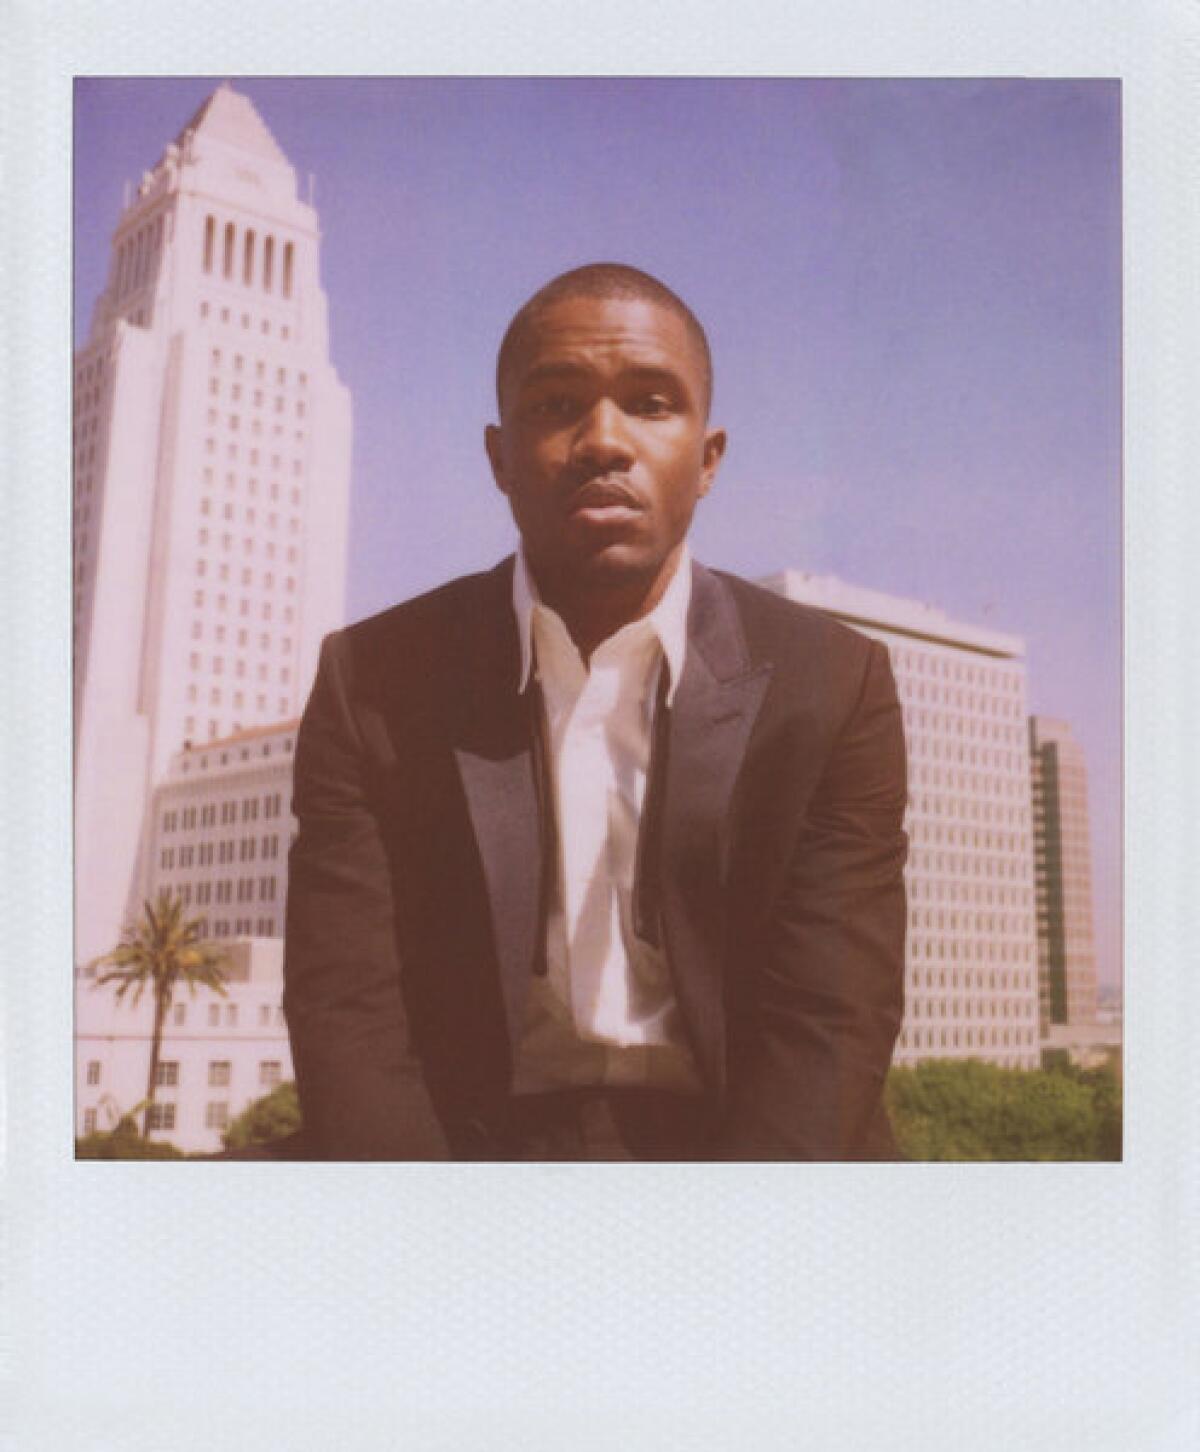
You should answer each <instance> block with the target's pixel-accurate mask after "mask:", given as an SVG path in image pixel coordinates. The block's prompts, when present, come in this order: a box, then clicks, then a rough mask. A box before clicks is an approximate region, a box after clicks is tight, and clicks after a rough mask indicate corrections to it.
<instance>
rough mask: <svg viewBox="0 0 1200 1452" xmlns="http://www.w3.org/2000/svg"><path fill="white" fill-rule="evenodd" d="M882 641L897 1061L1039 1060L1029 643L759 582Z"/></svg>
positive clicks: (813, 580) (919, 607) (821, 585)
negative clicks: (896, 785) (902, 948)
mask: <svg viewBox="0 0 1200 1452" xmlns="http://www.w3.org/2000/svg"><path fill="white" fill-rule="evenodd" d="M763 584H764V585H766V586H767V587H768V588H770V589H773V590H776V591H777V592H778V593H779V594H781V595H785V596H786V597H787V598H788V599H791V600H797V601H800V602H801V603H803V604H806V605H811V606H814V607H815V608H816V609H818V610H821V611H823V612H825V613H826V614H828V615H831V616H833V617H834V618H835V619H838V620H840V621H842V622H843V623H844V624H846V625H849V626H851V627H852V628H853V629H855V630H858V631H860V632H861V633H862V634H864V635H868V636H870V637H871V638H873V639H875V640H879V641H882V642H883V644H884V645H886V646H887V648H888V653H889V655H890V657H891V662H892V669H893V672H894V674H895V677H896V686H897V689H898V692H899V696H900V703H901V708H902V711H903V715H904V731H905V738H906V741H907V750H908V778H909V802H908V812H907V816H906V821H905V826H906V829H907V831H908V836H909V855H908V866H907V868H906V872H905V880H906V885H907V889H908V937H907V946H906V952H905V1016H904V1024H903V1027H902V1029H901V1033H900V1038H899V1041H898V1043H897V1048H896V1057H895V1062H896V1063H897V1064H902V1065H903V1064H915V1063H918V1062H919V1061H921V1060H923V1059H946V1058H957V1059H982V1060H986V1061H988V1062H991V1063H995V1064H999V1065H1002V1066H1004V1067H1008V1068H1037V1067H1038V1066H1039V1063H1040V1049H1039V1034H1038V959H1037V931H1036V922H1035V915H1034V882H1033V840H1032V825H1031V821H1030V799H1029V786H1028V783H1029V750H1028V737H1027V732H1026V725H1025V722H1026V704H1025V703H1026V670H1025V654H1024V645H1023V643H1022V642H1021V641H1020V640H1019V639H1018V638H1016V637H1014V636H1010V635H1004V634H1001V633H999V632H998V631H992V630H984V629H980V628H979V627H977V626H972V625H965V624H962V623H960V622H957V621H953V620H951V619H949V618H948V617H947V616H946V615H945V614H943V613H942V612H941V611H939V610H936V609H934V608H933V607H931V606H928V605H923V604H920V603H918V602H916V601H913V600H905V599H901V598H897V597H894V596H889V595H884V594H880V593H878V592H877V591H874V590H865V589H861V588H859V587H856V586H852V585H848V584H846V583H845V582H843V581H841V580H838V579H835V578H833V577H832V576H815V575H808V574H803V573H801V572H800V571H796V570H787V571H784V572H783V573H781V574H779V575H774V576H771V577H770V578H768V579H766V580H764V581H763Z"/></svg>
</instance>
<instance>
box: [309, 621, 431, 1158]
mask: <svg viewBox="0 0 1200 1452" xmlns="http://www.w3.org/2000/svg"><path fill="white" fill-rule="evenodd" d="M347 656H348V650H347V640H346V636H345V635H344V634H335V635H332V636H329V637H328V638H327V639H326V641H325V643H324V645H323V646H322V650H321V659H320V663H319V665H318V668H317V675H316V681H315V683H314V685H313V689H312V694H311V696H310V697H309V701H308V705H307V707H306V709H305V712H304V717H303V720H302V721H301V723H300V730H299V733H298V737H297V742H296V758H295V775H294V787H293V811H294V813H295V815H296V819H297V824H298V831H297V835H296V839H295V841H294V842H293V844H292V848H291V854H290V858H289V863H288V904H287V941H286V947H285V954H284V994H283V1003H284V1010H285V1013H286V1015H287V1021H288V1031H289V1033H290V1036H291V1042H292V1055H293V1060H294V1064H295V1069H296V1086H297V1090H298V1092H299V1096H300V1108H301V1113H302V1116H303V1121H304V1136H305V1148H306V1151H307V1152H308V1153H309V1154H311V1155H312V1156H313V1157H314V1158H321V1159H326V1158H328V1159H416V1158H428V1157H430V1155H429V1153H428V1150H426V1152H425V1153H420V1152H415V1150H414V1133H415V1134H416V1142H417V1143H418V1145H419V1142H420V1141H421V1140H422V1137H423V1139H424V1142H425V1144H426V1145H428V1140H429V1131H430V1126H431V1123H432V1120H431V1116H430V1113H429V1109H428V1100H427V1096H426V1095H425V1091H424V1088H423V1087H422V1086H421V1084H420V1083H419V1080H418V1076H417V1074H416V1072H415V1068H414V1065H413V1064H412V1061H411V1059H410V1057H409V1055H408V1052H407V1047H406V1028H405V1014H404V1006H403V1000H402V997H401V987H400V965H399V962H398V960H397V953H396V942H395V930H394V916H393V903H392V885H391V868H390V864H389V861H388V856H387V852H386V849H385V846H384V840H383V834H382V832H381V829H380V822H379V818H378V815H377V810H376V808H375V806H374V805H373V803H372V801H371V798H370V793H369V788H368V772H367V761H366V752H365V749H364V745H363V741H362V738H361V734H360V732H359V729H358V726H357V724H356V722H355V719H354V715H353V713H352V711H351V709H350V706H349V704H348V692H347V681H346V676H347V673H348V663H347V659H346V658H347ZM434 1157H440V1156H439V1155H436V1154H435V1155H434Z"/></svg>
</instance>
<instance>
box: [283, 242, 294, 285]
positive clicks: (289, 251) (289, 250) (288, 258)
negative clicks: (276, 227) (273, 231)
mask: <svg viewBox="0 0 1200 1452" xmlns="http://www.w3.org/2000/svg"><path fill="white" fill-rule="evenodd" d="M295 250H296V249H295V248H294V247H293V245H292V244H291V243H290V242H289V243H287V245H286V246H285V247H284V249H283V295H284V297H291V295H292V264H293V258H294V255H295Z"/></svg>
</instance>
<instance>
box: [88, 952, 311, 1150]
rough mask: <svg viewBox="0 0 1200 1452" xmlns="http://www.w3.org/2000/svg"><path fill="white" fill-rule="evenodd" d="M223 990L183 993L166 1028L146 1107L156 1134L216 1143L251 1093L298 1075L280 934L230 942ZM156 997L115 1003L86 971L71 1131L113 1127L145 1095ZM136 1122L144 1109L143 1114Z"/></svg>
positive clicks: (183, 1142)
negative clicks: (134, 1002) (294, 1066)
mask: <svg viewBox="0 0 1200 1452" xmlns="http://www.w3.org/2000/svg"><path fill="white" fill-rule="evenodd" d="M227 954H228V960H227V967H226V974H227V978H226V991H225V993H224V995H221V994H217V993H214V992H212V991H211V990H210V989H207V988H201V989H197V990H196V993H195V995H190V994H189V993H188V992H187V990H186V989H184V990H182V991H181V992H180V993H177V994H176V996H175V998H174V1001H173V1002H172V1005H171V1009H170V1012H169V1013H168V1015H167V1021H166V1024H165V1025H164V1028H163V1037H162V1049H161V1053H160V1058H159V1064H158V1074H157V1082H156V1085H155V1103H154V1104H153V1105H152V1106H151V1107H150V1109H149V1111H148V1118H149V1124H148V1126H147V1128H148V1132H149V1135H150V1138H151V1139H156V1140H167V1141H169V1142H170V1143H171V1144H174V1145H177V1146H178V1147H179V1148H180V1149H182V1150H186V1151H188V1152H197V1151H199V1152H209V1153H211V1152H216V1151H219V1150H220V1149H221V1147H222V1138H221V1136H222V1132H223V1131H224V1130H226V1129H227V1128H228V1127H229V1125H230V1124H231V1123H232V1122H233V1120H234V1119H236V1118H237V1116H238V1115H239V1114H240V1113H241V1112H242V1110H243V1109H245V1108H246V1107H247V1106H248V1105H250V1104H251V1103H253V1101H254V1100H256V1099H259V1098H261V1097H262V1096H263V1095H266V1094H269V1093H270V1092H271V1090H272V1089H274V1088H275V1087H276V1086H277V1085H279V1084H281V1083H285V1082H286V1081H287V1080H289V1079H291V1078H292V1077H293V1075H292V1055H291V1049H290V1047H289V1045H288V1036H287V1026H286V1024H285V1022H284V1017H283V1008H282V1006H281V999H282V993H283V943H282V942H281V941H280V940H279V939H278V938H276V939H244V940H242V941H239V942H234V943H230V944H228V945H227ZM153 1023H154V1005H153V1002H152V998H151V995H150V994H145V995H143V997H142V1000H141V1002H140V1003H139V1004H138V1005H137V1007H136V1008H135V1007H133V1006H132V1004H131V1003H130V1002H129V1001H128V999H127V1000H126V1001H125V1002H124V1003H117V1001H116V997H115V995H114V993H113V991H112V989H111V988H109V987H108V986H104V987H98V986H96V984H95V978H94V974H92V973H90V972H88V971H85V973H84V975H83V976H82V977H81V979H80V991H79V993H78V995H77V1000H76V1010H75V1133H76V1134H77V1135H85V1134H91V1133H93V1132H94V1131H96V1130H110V1129H113V1128H115V1127H116V1124H117V1121H118V1120H119V1119H120V1118H121V1116H122V1115H125V1114H128V1113H130V1112H131V1111H132V1110H134V1109H135V1108H136V1107H137V1106H138V1105H139V1104H141V1103H142V1101H143V1100H144V1099H145V1098H146V1091H147V1087H148V1086H147V1083H146V1080H147V1075H148V1074H149V1072H150V1040H151V1031H152V1029H153ZM139 1124H140V1116H139Z"/></svg>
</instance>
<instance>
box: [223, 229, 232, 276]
mask: <svg viewBox="0 0 1200 1452" xmlns="http://www.w3.org/2000/svg"><path fill="white" fill-rule="evenodd" d="M223 270H224V273H225V276H226V277H232V276H233V223H232V222H226V223H225V264H224V269H223Z"/></svg>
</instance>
